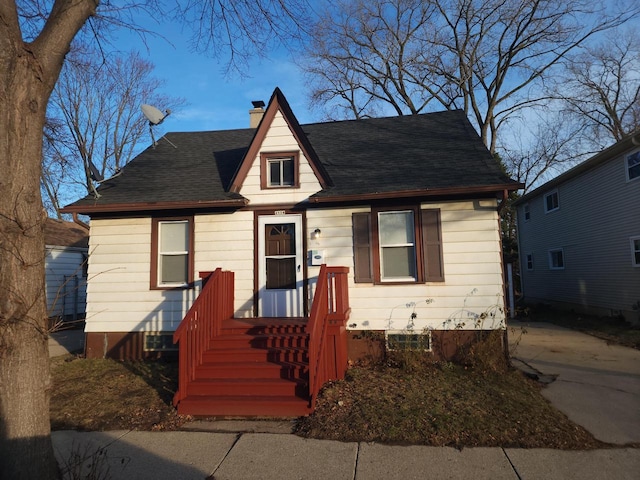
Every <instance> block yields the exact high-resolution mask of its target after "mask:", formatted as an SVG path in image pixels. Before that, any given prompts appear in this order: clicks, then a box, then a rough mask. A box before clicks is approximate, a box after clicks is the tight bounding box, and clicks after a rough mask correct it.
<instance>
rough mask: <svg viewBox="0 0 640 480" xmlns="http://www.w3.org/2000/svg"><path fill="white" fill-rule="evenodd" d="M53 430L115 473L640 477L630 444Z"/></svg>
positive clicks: (60, 450) (232, 477)
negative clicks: (521, 444) (457, 443)
mask: <svg viewBox="0 0 640 480" xmlns="http://www.w3.org/2000/svg"><path fill="white" fill-rule="evenodd" d="M52 437H53V444H54V448H55V450H56V455H57V456H58V459H59V462H60V464H61V465H64V462H65V459H68V458H70V453H71V451H72V449H75V451H76V452H82V453H85V454H86V453H93V452H95V451H96V450H98V451H99V454H98V455H97V456H96V457H95V458H93V459H92V461H93V462H94V463H93V465H95V466H97V468H98V469H99V471H100V472H108V474H109V477H108V478H112V479H114V480H118V479H123V480H124V479H127V480H128V479H133V478H135V479H139V480H144V479H153V480H164V479H167V480H169V479H171V480H175V479H182V480H188V479H194V480H195V479H198V480H204V479H215V480H225V479H227V480H288V479H292V480H293V479H314V480H315V479H328V480H354V479H355V480H378V479H379V480H395V479H398V480H409V479H425V478H429V479H474V480H484V479H486V480H502V479H504V480H507V479H509V480H510V479H513V480H527V479H545V480H556V479H558V480H560V479H563V480H565V479H576V480H578V479H580V480H591V479H593V480H596V479H597V480H605V479H612V480H613V479H615V480H626V479H629V480H632V479H633V480H635V479H637V478H638V472H639V471H640V450H639V449H630V448H623V449H610V450H594V451H561V450H548V449H532V450H523V449H509V448H507V449H502V448H467V449H464V450H462V451H459V450H456V449H453V448H441V447H423V446H387V445H379V444H375V443H341V442H336V441H327V440H312V439H304V438H300V437H297V436H295V435H291V434H286V433H232V432H229V433H217V432H202V431H189V432H186V431H180V432H126V431H113V432H85V433H82V432H71V431H58V432H53V433H52ZM99 449H102V450H99ZM100 478H103V477H100Z"/></svg>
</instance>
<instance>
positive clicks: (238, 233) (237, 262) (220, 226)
mask: <svg viewBox="0 0 640 480" xmlns="http://www.w3.org/2000/svg"><path fill="white" fill-rule="evenodd" d="M253 235H254V230H253V212H236V213H234V214H231V215H196V217H195V234H194V238H195V242H196V243H195V252H196V256H195V271H196V274H197V272H200V271H212V270H215V269H216V268H222V269H223V270H230V271H232V272H233V273H234V279H235V316H236V317H238V318H240V317H252V316H253V285H254V282H253V269H254V262H253V258H254V239H253Z"/></svg>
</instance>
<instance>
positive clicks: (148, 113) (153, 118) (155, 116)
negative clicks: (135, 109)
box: [140, 104, 175, 148]
mask: <svg viewBox="0 0 640 480" xmlns="http://www.w3.org/2000/svg"><path fill="white" fill-rule="evenodd" d="M140 108H142V113H143V114H144V116H145V117H147V120H149V133H150V134H151V141H152V142H153V148H156V145H157V142H156V139H155V137H154V136H153V127H155V126H156V125H160V124H161V123H162V122H163V121H164V119H165V118H167V117H168V116H169V115H170V114H171V110H169V109H167V110H166V113H162V112H161V111H160V110H158V109H157V108H156V107H154V106H153V105H146V104H145V105H142V107H140ZM167 141H169V140H167ZM169 143H171V142H169ZM172 145H173V144H172ZM173 146H174V148H175V145H173Z"/></svg>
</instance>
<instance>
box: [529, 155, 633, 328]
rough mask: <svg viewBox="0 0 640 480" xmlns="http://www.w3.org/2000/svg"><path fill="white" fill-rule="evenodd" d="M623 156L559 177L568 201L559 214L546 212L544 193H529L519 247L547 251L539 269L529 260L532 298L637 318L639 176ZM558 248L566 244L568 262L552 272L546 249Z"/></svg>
mask: <svg viewBox="0 0 640 480" xmlns="http://www.w3.org/2000/svg"><path fill="white" fill-rule="evenodd" d="M625 159H626V155H618V156H616V157H614V158H612V159H611V160H609V161H607V162H604V163H602V164H600V165H598V166H596V167H594V168H592V169H590V170H587V171H585V172H582V173H580V174H579V175H577V176H575V177H573V178H571V179H569V180H568V181H566V182H564V183H562V184H560V185H558V186H557V191H558V192H559V196H560V197H561V202H562V208H561V209H560V210H559V211H557V212H556V213H554V214H553V215H543V214H542V213H543V212H544V208H545V205H544V195H543V193H540V194H539V195H537V196H533V197H531V198H529V199H528V203H529V205H530V208H531V220H530V221H528V222H525V221H522V216H521V215H519V216H518V218H519V219H520V220H519V221H518V237H519V239H520V251H521V252H541V258H540V259H539V260H540V261H539V263H537V264H536V269H535V271H532V272H528V271H526V263H525V265H523V271H522V283H523V291H524V296H525V300H526V301H527V303H531V304H534V305H535V304H536V303H539V302H549V303H558V304H570V306H571V308H573V306H576V308H578V307H579V308H580V309H581V310H586V309H589V308H593V309H597V310H594V313H597V314H607V313H612V314H618V313H620V312H625V311H626V312H627V313H626V314H625V315H627V316H628V317H629V318H634V316H635V318H637V312H635V313H634V311H633V310H632V308H631V306H632V305H633V304H634V303H635V302H637V301H638V292H640V269H638V268H634V267H633V265H632V263H631V262H630V251H629V248H630V247H629V239H630V238H631V237H634V236H637V235H638V234H639V232H640V215H638V214H637V211H638V205H640V183H639V182H635V181H634V182H627V181H626V174H625V169H624V165H625ZM522 208H523V205H520V206H518V209H519V213H522ZM555 248H562V250H563V252H564V263H565V268H564V270H555V271H553V272H552V271H551V270H550V268H549V265H548V262H547V261H546V258H544V259H543V256H546V254H547V252H548V251H549V250H550V249H555ZM523 263H524V259H523Z"/></svg>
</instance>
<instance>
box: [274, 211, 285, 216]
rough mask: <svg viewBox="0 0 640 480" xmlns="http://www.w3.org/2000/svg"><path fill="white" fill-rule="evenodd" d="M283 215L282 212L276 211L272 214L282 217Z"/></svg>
mask: <svg viewBox="0 0 640 480" xmlns="http://www.w3.org/2000/svg"><path fill="white" fill-rule="evenodd" d="M284 214H285V212H284V210H276V211H275V212H274V215H284Z"/></svg>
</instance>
